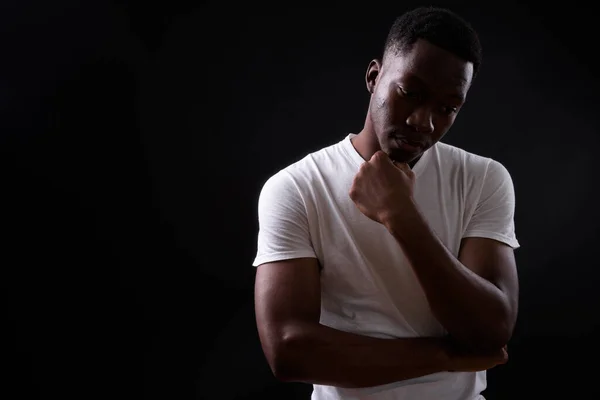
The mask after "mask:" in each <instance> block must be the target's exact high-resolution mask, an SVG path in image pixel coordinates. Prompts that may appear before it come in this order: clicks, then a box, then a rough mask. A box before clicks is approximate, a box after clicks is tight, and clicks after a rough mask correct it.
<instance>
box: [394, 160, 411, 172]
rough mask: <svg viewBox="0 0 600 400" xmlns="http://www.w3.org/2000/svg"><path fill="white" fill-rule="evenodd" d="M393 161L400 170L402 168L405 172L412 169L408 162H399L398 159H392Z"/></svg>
mask: <svg viewBox="0 0 600 400" xmlns="http://www.w3.org/2000/svg"><path fill="white" fill-rule="evenodd" d="M392 163H393V164H394V166H395V167H396V168H398V169H399V170H402V171H404V172H409V171H410V167H409V166H408V164H407V163H401V162H397V161H392Z"/></svg>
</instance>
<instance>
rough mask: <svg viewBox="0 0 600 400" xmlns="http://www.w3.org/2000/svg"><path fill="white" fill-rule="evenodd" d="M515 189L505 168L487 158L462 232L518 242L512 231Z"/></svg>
mask: <svg viewBox="0 0 600 400" xmlns="http://www.w3.org/2000/svg"><path fill="white" fill-rule="evenodd" d="M514 214H515V190H514V185H513V181H512V178H511V176H510V173H509V172H508V170H507V169H506V168H505V167H504V166H503V165H502V164H500V163H499V162H497V161H495V160H490V162H489V164H488V166H487V170H486V172H485V175H484V182H483V186H482V190H481V194H480V196H479V200H478V202H477V205H476V207H475V211H474V213H473V215H472V217H471V219H470V221H469V223H468V225H467V229H466V231H465V233H464V234H463V238H465V237H484V238H489V239H494V240H498V241H500V242H503V243H506V244H507V245H509V246H511V247H512V248H513V249H516V248H519V247H520V244H519V242H518V240H517V238H516V234H515V222H514Z"/></svg>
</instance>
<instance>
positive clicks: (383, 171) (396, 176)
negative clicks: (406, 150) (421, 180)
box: [349, 151, 415, 224]
mask: <svg viewBox="0 0 600 400" xmlns="http://www.w3.org/2000/svg"><path fill="white" fill-rule="evenodd" d="M414 183H415V174H414V173H413V171H412V170H411V169H410V167H409V166H408V165H407V164H399V163H398V164H396V163H394V162H393V161H392V160H391V159H390V158H389V157H388V155H387V154H385V153H384V152H383V151H378V152H377V153H375V154H374V155H373V157H371V159H370V160H369V161H367V162H365V163H363V164H362V166H361V167H360V170H359V171H358V173H357V174H356V176H355V177H354V181H353V182H352V187H351V188H350V193H349V194H350V198H351V199H352V201H353V202H354V204H356V206H357V207H358V209H359V210H360V212H362V213H363V214H364V215H366V216H367V217H369V218H370V219H372V220H373V221H376V222H379V223H381V224H383V223H384V221H386V219H388V218H391V217H392V216H393V215H394V214H395V213H398V212H400V211H401V210H402V208H403V206H404V205H406V204H409V202H411V201H412V196H413V188H414Z"/></svg>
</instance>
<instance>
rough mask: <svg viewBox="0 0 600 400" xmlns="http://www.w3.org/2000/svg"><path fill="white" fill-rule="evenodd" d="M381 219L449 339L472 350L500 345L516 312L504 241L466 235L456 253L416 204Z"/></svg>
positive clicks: (512, 270)
mask: <svg viewBox="0 0 600 400" xmlns="http://www.w3.org/2000/svg"><path fill="white" fill-rule="evenodd" d="M384 225H385V226H386V227H387V228H388V230H389V231H390V232H391V233H392V235H393V236H394V237H395V238H396V240H397V241H398V243H399V244H400V246H401V247H402V250H403V251H404V253H405V254H406V256H407V258H408V260H409V261H410V263H411V265H412V266H413V270H414V271H415V274H416V275H417V278H418V279H419V282H420V283H421V286H422V288H423V290H424V291H425V294H426V296H427V300H428V302H429V305H430V307H431V310H432V312H433V313H434V315H435V316H436V318H437V319H438V320H439V321H440V323H441V324H442V325H443V326H444V328H446V330H447V331H448V333H449V334H450V335H451V336H452V337H453V338H454V339H456V340H457V341H458V342H459V343H460V344H461V345H463V346H465V347H468V348H470V349H472V350H475V351H486V350H490V349H494V348H499V347H502V346H504V345H506V343H507V342H508V340H509V339H510V337H511V335H512V332H513V329H514V325H515V321H516V318H517V309H518V290H519V287H518V279H517V268H516V263H515V257H514V252H513V249H512V248H511V247H510V246H508V245H506V244H504V243H501V242H499V241H496V240H493V239H487V238H480V237H468V238H464V239H463V240H462V242H461V247H460V252H459V256H458V258H456V257H455V256H454V255H453V254H452V253H451V252H450V251H449V250H448V249H447V248H446V247H445V246H444V244H443V243H442V242H441V240H440V239H439V238H438V237H437V236H436V234H435V233H434V232H433V231H432V230H431V228H430V227H429V225H428V224H427V222H426V221H425V219H424V218H423V216H422V215H421V213H420V212H419V210H418V208H417V207H416V206H414V207H413V208H412V210H410V211H409V210H407V211H406V212H403V213H402V214H401V215H398V216H395V217H394V219H391V220H389V221H386V222H385V223H384Z"/></svg>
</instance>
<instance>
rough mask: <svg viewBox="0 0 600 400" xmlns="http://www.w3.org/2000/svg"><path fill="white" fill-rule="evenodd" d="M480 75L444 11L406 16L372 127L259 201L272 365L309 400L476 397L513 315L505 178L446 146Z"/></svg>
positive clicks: (490, 163)
mask: <svg viewBox="0 0 600 400" xmlns="http://www.w3.org/2000/svg"><path fill="white" fill-rule="evenodd" d="M480 62H481V48H480V44H479V40H478V37H477V34H476V33H475V32H474V30H473V29H472V28H471V27H470V25H469V24H468V23H467V22H465V21H464V20H463V19H462V18H460V17H459V16H457V15H456V14H454V13H452V12H450V11H448V10H445V9H439V8H418V9H416V10H413V11H411V12H409V13H406V14H404V15H402V16H401V17H399V18H398V19H397V20H396V22H395V23H394V24H393V26H392V28H391V31H390V33H389V36H388V39H387V41H386V46H385V51H384V55H383V58H382V60H381V61H380V60H373V61H372V62H371V63H370V64H369V66H368V69H367V73H366V83H367V89H368V91H369V92H370V93H371V100H370V104H369V109H368V112H367V116H366V121H365V125H364V128H363V130H362V131H361V132H360V133H359V134H358V135H354V134H350V135H348V136H347V137H345V138H344V139H343V140H341V141H340V142H338V143H336V144H334V145H332V146H329V147H326V148H324V149H322V150H320V151H317V152H315V153H312V154H309V155H308V156H306V157H305V158H304V159H302V160H300V161H299V162H296V163H294V164H292V165H290V166H289V167H287V168H285V169H283V170H282V171H280V172H278V173H276V174H275V175H274V176H272V177H271V178H270V179H269V180H268V181H267V182H266V183H265V185H264V187H263V189H262V191H261V195H260V200H259V223H260V231H259V235H258V254H257V256H256V259H255V261H254V266H257V267H258V270H257V276H256V287H255V301H256V318H257V326H258V331H259V334H260V339H261V343H262V346H263V350H264V353H265V355H266V358H267V360H268V362H269V364H270V366H271V368H272V370H273V372H274V374H275V376H276V377H278V378H279V379H281V380H284V381H299V382H307V383H311V384H313V386H314V390H313V394H312V399H315V400H317V399H319V400H320V399H328V400H329V399H371V400H384V399H385V400H388V399H389V400H392V399H428V400H429V399H444V400H459V399H460V400H463V399H464V400H467V399H469V400H471V399H482V398H483V397H482V396H481V392H482V391H483V390H484V389H485V387H486V375H485V371H486V370H487V369H489V368H492V367H494V366H495V365H497V364H501V363H504V362H506V359H507V354H506V351H505V346H506V343H507V342H508V340H509V338H510V337H511V334H512V330H513V327H514V324H515V320H516V315H517V297H518V280H517V273H516V265H515V259H514V254H513V249H515V248H517V247H518V246H519V244H518V242H517V239H516V237H515V229H514V223H513V215H514V207H515V196H514V190H513V184H512V180H511V177H510V175H509V173H508V172H507V170H506V169H505V168H504V167H503V166H502V165H501V164H500V163H498V162H497V161H494V160H492V159H489V158H485V157H481V156H478V155H474V154H471V153H468V152H466V151H464V150H461V149H458V148H456V147H453V146H450V145H448V144H445V143H442V142H439V140H440V139H441V138H442V137H443V136H444V134H445V133H446V132H447V131H448V129H449V128H450V127H451V126H452V123H453V122H454V119H455V118H456V115H457V113H458V112H459V110H460V108H461V106H462V105H463V103H464V102H465V99H466V96H467V92H468V90H469V87H470V85H471V82H472V80H473V78H474V77H475V75H476V73H477V70H478V68H479V65H480Z"/></svg>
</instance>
